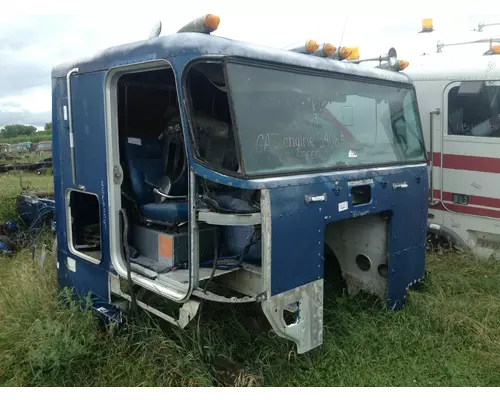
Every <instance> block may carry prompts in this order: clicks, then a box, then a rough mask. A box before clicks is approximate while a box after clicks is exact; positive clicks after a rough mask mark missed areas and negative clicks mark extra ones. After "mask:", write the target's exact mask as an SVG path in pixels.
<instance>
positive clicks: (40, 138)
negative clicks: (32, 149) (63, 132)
mask: <svg viewBox="0 0 500 400" xmlns="http://www.w3.org/2000/svg"><path fill="white" fill-rule="evenodd" d="M45 140H52V135H46V134H35V135H33V136H17V137H11V138H1V139H0V143H9V144H16V143H23V142H32V143H38V142H43V141H45Z"/></svg>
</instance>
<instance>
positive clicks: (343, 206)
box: [339, 201, 349, 212]
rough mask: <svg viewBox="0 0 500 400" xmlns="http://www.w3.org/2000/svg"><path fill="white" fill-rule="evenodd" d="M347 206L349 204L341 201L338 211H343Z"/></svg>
mask: <svg viewBox="0 0 500 400" xmlns="http://www.w3.org/2000/svg"><path fill="white" fill-rule="evenodd" d="M348 208H349V205H348V203H347V201H343V202H342V203H339V212H341V211H345V210H347V209H348Z"/></svg>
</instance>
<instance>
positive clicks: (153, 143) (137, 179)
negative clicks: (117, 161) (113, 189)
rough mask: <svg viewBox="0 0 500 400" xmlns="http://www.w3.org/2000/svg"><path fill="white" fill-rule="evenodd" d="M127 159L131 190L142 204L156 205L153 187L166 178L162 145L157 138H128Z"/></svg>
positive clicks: (126, 145)
mask: <svg viewBox="0 0 500 400" xmlns="http://www.w3.org/2000/svg"><path fill="white" fill-rule="evenodd" d="M124 150H125V158H126V162H127V167H128V173H129V176H130V185H131V189H132V191H133V192H134V195H135V198H136V201H137V202H138V203H139V204H140V205H143V204H148V203H154V193H153V187H152V186H150V185H148V184H147V183H146V181H147V182H150V183H152V184H154V185H157V184H158V182H159V181H160V179H161V178H162V177H163V176H165V162H164V156H163V153H162V148H161V143H160V142H159V140H158V139H157V138H155V137H149V138H140V139H139V138H134V137H128V138H127V139H126V142H125V145H124Z"/></svg>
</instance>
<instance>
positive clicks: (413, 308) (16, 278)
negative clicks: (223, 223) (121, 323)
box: [0, 176, 500, 386]
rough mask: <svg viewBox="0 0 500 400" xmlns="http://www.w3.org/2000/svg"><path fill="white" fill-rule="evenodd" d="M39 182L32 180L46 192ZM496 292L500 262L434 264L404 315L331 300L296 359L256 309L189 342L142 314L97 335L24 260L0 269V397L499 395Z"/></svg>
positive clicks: (228, 311) (213, 321)
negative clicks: (42, 393) (308, 346)
mask: <svg viewBox="0 0 500 400" xmlns="http://www.w3.org/2000/svg"><path fill="white" fill-rule="evenodd" d="M0 179H2V176H0ZM3 179H4V181H3V184H5V183H6V182H8V181H9V180H10V185H11V186H12V188H10V189H9V190H7V191H6V192H8V193H10V194H12V193H15V192H16V190H17V189H16V188H17V186H18V184H17V181H16V180H15V179H14V178H3ZM38 179H40V181H39V180H38ZM42 179H43V178H40V177H36V176H33V177H30V178H29V180H31V181H33V182H35V183H34V185H39V187H40V188H44V189H45V185H49V184H48V183H45V184H44V183H42V181H41V180H42ZM45 179H47V180H48V179H49V178H47V177H45ZM26 180H28V179H26ZM1 182H2V181H0V183H1ZM2 187H4V186H3V185H2ZM4 196H6V197H7V194H4ZM0 204H9V201H7V199H5V201H3V202H2V203H0ZM0 207H3V205H0ZM11 211H12V207H11V206H10V205H9V206H7V209H6V210H3V211H1V212H0V215H7V214H8V213H9V212H11ZM498 288H500V263H499V262H497V261H494V260H486V261H479V260H476V259H474V258H472V257H469V256H466V255H462V254H451V253H444V252H442V253H440V252H433V253H431V254H429V255H428V258H427V276H426V280H425V282H424V284H423V285H422V286H421V288H420V289H419V290H412V291H411V292H410V294H409V296H408V304H407V307H406V308H405V309H404V310H402V311H400V312H391V311H387V310H385V309H384V308H383V307H382V306H381V305H380V304H378V303H376V302H373V301H372V300H371V299H370V298H367V297H364V296H360V297H356V298H353V299H347V298H344V297H341V298H338V297H331V298H327V299H325V326H324V344H323V346H321V347H319V348H317V349H315V350H313V351H311V352H309V353H307V354H304V355H297V354H296V352H295V347H294V345H293V344H292V343H290V342H288V341H286V340H284V339H279V338H276V336H275V335H274V334H273V333H272V331H271V330H270V328H269V326H268V324H267V322H266V320H265V318H264V317H263V316H262V314H261V312H260V310H259V308H258V306H243V305H240V306H226V305H218V304H213V303H212V304H211V303H206V304H204V305H203V307H202V310H201V313H200V314H199V315H198V316H197V317H196V318H195V320H194V321H192V323H191V324H190V325H188V327H187V328H186V329H185V330H184V331H180V330H178V329H176V328H174V327H170V326H166V327H165V326H164V324H160V323H158V321H157V320H156V319H155V318H153V317H148V316H147V314H145V313H141V320H134V321H133V322H130V323H129V324H127V325H126V326H125V327H124V329H121V330H118V329H111V328H109V329H107V330H99V329H98V328H97V326H96V323H95V320H94V317H93V315H92V314H91V313H90V312H88V311H81V310H80V309H79V308H78V307H77V306H76V304H71V305H70V306H64V305H63V299H64V294H61V293H60V292H59V291H58V290H57V284H56V269H55V268H54V267H53V265H51V263H50V257H48V259H47V262H46V264H45V269H44V270H43V271H40V270H39V269H38V268H37V267H35V266H34V265H33V263H32V261H31V255H30V252H29V251H23V252H22V253H20V254H18V255H17V256H16V257H14V258H11V259H2V260H0V385H15V386H75V385H77V386H199V385H201V386H207V385H230V386H234V385H239V386H255V385H266V386H292V385H293V386H498V385H499V384H500V361H499V357H498V354H500V298H499V296H498V294H497V292H498Z"/></svg>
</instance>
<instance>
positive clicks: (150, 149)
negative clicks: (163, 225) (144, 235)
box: [124, 137, 189, 223]
mask: <svg viewBox="0 0 500 400" xmlns="http://www.w3.org/2000/svg"><path fill="white" fill-rule="evenodd" d="M124 147H125V157H126V160H127V166H128V170H129V176H130V185H131V189H132V191H133V192H134V195H135V199H136V201H137V203H138V206H139V211H140V213H141V215H142V216H143V217H144V218H147V219H149V220H153V221H160V222H171V223H179V222H185V221H187V220H188V213H189V212H188V210H189V207H188V202H187V200H184V199H176V200H173V201H172V200H168V199H167V200H165V201H164V202H163V203H157V202H155V196H156V194H155V193H154V192H153V189H154V188H155V187H159V184H160V181H161V179H162V178H163V177H164V176H165V158H164V155H163V151H162V148H161V145H160V142H159V141H158V139H157V138H156V137H147V138H141V139H139V138H133V137H128V138H127V139H126V143H125V146H124ZM176 192H177V193H176ZM170 194H172V195H186V194H187V180H185V179H182V180H181V181H180V182H179V185H175V186H173V187H172V192H171V193H170Z"/></svg>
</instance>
